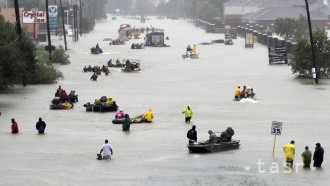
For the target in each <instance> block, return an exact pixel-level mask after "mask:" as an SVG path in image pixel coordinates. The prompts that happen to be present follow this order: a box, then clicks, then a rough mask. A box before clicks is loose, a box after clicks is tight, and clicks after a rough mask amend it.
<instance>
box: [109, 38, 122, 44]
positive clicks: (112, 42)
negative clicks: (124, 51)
mask: <svg viewBox="0 0 330 186" xmlns="http://www.w3.org/2000/svg"><path fill="white" fill-rule="evenodd" d="M124 44H125V41H123V40H121V39H115V40H112V41H110V42H109V45H124Z"/></svg>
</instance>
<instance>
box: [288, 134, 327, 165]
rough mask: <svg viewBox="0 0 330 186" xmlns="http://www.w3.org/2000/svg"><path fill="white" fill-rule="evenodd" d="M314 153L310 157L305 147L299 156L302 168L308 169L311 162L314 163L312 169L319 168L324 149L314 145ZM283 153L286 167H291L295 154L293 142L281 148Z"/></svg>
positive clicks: (309, 152) (318, 144)
mask: <svg viewBox="0 0 330 186" xmlns="http://www.w3.org/2000/svg"><path fill="white" fill-rule="evenodd" d="M315 146H316V147H315V151H314V154H313V157H312V152H311V151H310V150H309V147H308V146H306V147H305V151H304V152H303V153H302V154H301V157H302V160H303V163H304V168H310V165H311V162H312V160H313V161H314V163H313V167H316V168H319V167H321V165H322V163H323V156H324V149H323V148H322V147H321V144H320V143H316V144H315ZM283 151H284V154H285V160H286V166H288V167H292V166H293V161H294V155H295V152H296V146H295V141H294V140H291V142H290V143H288V144H286V145H284V146H283Z"/></svg>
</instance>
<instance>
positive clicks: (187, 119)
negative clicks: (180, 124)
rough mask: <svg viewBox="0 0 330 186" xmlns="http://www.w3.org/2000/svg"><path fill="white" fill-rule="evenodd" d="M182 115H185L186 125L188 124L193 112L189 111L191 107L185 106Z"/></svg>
mask: <svg viewBox="0 0 330 186" xmlns="http://www.w3.org/2000/svg"><path fill="white" fill-rule="evenodd" d="M182 114H185V121H186V123H190V120H191V118H192V117H193V111H192V109H191V106H189V105H188V106H187V108H185V109H184V110H183V112H182Z"/></svg>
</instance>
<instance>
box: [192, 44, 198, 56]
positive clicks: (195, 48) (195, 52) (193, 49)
mask: <svg viewBox="0 0 330 186" xmlns="http://www.w3.org/2000/svg"><path fill="white" fill-rule="evenodd" d="M192 51H193V54H194V55H196V54H197V46H196V45H194V46H193V48H192Z"/></svg>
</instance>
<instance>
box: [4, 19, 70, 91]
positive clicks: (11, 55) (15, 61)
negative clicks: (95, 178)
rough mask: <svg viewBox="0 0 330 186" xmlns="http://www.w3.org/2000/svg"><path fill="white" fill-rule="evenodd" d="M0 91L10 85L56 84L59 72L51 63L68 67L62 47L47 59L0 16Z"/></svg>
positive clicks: (67, 60) (25, 36) (42, 49)
mask: <svg viewBox="0 0 330 186" xmlns="http://www.w3.org/2000/svg"><path fill="white" fill-rule="evenodd" d="M0 56H1V57H0V89H5V88H8V87H10V86H13V85H24V86H25V85H29V84H50V83H55V82H56V81H57V80H58V78H60V77H62V76H63V75H62V73H61V72H60V71H58V70H57V69H56V68H55V67H54V66H53V63H60V64H68V63H70V61H69V59H68V58H69V56H68V55H67V54H65V51H64V49H63V47H59V48H58V49H56V50H55V51H53V53H52V60H49V58H48V55H47V52H46V51H45V50H44V48H37V47H36V46H35V44H34V43H33V42H32V41H31V39H30V38H29V36H27V35H26V34H25V33H24V32H23V33H22V35H21V36H19V35H18V34H17V33H16V24H12V23H9V22H6V21H5V19H4V17H3V16H0Z"/></svg>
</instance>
